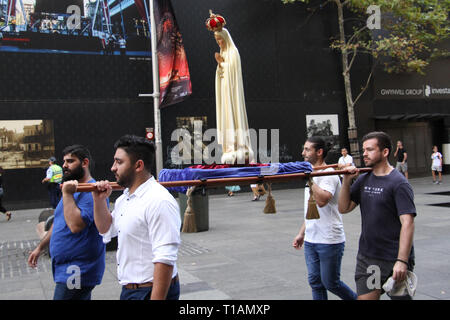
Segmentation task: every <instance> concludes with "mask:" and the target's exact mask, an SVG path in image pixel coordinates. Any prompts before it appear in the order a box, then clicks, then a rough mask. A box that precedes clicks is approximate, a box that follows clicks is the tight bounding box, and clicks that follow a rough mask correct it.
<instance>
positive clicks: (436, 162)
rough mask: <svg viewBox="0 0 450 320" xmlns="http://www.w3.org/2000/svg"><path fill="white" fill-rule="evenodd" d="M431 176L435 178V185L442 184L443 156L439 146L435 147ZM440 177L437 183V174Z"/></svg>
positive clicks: (432, 156) (432, 155)
mask: <svg viewBox="0 0 450 320" xmlns="http://www.w3.org/2000/svg"><path fill="white" fill-rule="evenodd" d="M431 160H432V161H433V162H432V163H431V174H432V176H433V183H435V184H441V183H442V154H441V153H440V152H439V151H438V147H437V146H433V153H432V154H431ZM435 172H437V173H438V175H439V181H436V173H435Z"/></svg>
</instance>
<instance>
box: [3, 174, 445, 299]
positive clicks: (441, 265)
mask: <svg viewBox="0 0 450 320" xmlns="http://www.w3.org/2000/svg"><path fill="white" fill-rule="evenodd" d="M410 182H411V184H412V186H413V188H414V192H415V200H416V207H417V211H418V215H417V218H416V232H415V239H414V245H415V250H416V268H415V272H416V274H417V276H418V281H419V282H418V288H417V291H416V296H415V299H424V300H440V299H450V269H449V267H448V266H449V265H450V250H449V243H450V176H449V175H446V176H444V183H443V184H442V185H433V184H432V183H431V178H428V177H427V178H416V179H411V180H410ZM302 184H304V182H303V183H300V182H299V188H298V189H287V190H275V191H273V194H274V198H275V200H276V209H277V213H276V214H264V213H263V208H264V204H265V202H264V201H255V202H252V201H250V200H251V198H252V196H251V194H250V193H237V194H236V195H235V196H234V197H227V196H226V194H225V190H224V194H223V195H212V196H210V197H209V230H208V231H204V232H198V233H182V241H183V244H182V246H181V248H180V252H179V262H178V266H179V274H180V282H181V299H185V300H186V299H191V300H197V299H201V300H206V299H208V300H222V299H236V300H240V299H249V300H258V299H269V300H292V299H305V300H310V299H311V290H310V288H309V285H308V283H307V272H306V266H305V259H304V255H303V250H301V251H297V250H294V249H293V248H292V247H291V243H292V240H293V238H294V236H295V235H296V233H297V232H298V229H299V227H300V225H301V223H302V221H303V189H302V188H301V187H300V186H301V185H302ZM435 192H447V194H442V195H439V194H432V193H435ZM439 203H447V206H431V204H439ZM41 211H42V209H32V210H21V211H15V212H13V217H12V220H11V221H10V222H6V220H5V218H4V216H1V215H0V287H1V288H2V290H1V292H0V300H11V299H24V300H35V299H36V300H42V299H44V300H45V299H47V300H48V299H52V297H53V289H54V283H53V279H52V275H51V264H50V261H49V258H48V257H47V256H44V257H41V259H40V261H39V266H38V268H37V269H36V270H34V269H31V268H29V267H28V266H27V264H26V259H27V256H28V252H29V251H30V250H32V249H33V248H34V247H35V246H36V244H37V242H38V240H37V239H38V237H37V233H36V231H35V227H36V223H37V221H38V216H39V213H40V212H41ZM344 227H345V232H346V238H347V241H346V248H345V254H344V257H343V260H342V269H341V278H342V280H343V281H344V282H345V283H347V285H349V286H350V287H351V288H352V289H355V283H354V279H353V275H354V269H355V261H356V252H357V248H358V238H359V234H360V214H359V210H358V209H356V210H355V211H354V212H352V213H349V214H347V215H344ZM119 295H120V286H119V284H118V283H117V277H116V260H115V252H114V251H109V252H107V255H106V270H105V275H104V277H103V283H102V284H101V285H100V286H97V287H96V288H95V289H94V291H93V297H92V298H93V299H94V300H100V299H101V300H117V299H118V298H119ZM329 298H330V299H338V298H337V297H336V296H334V295H333V294H331V293H329ZM383 299H388V298H387V297H386V296H385V295H384V296H383Z"/></svg>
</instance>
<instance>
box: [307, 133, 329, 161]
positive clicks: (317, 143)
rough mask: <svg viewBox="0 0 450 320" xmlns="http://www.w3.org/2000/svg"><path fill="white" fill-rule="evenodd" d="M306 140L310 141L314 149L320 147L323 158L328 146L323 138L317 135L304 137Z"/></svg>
mask: <svg viewBox="0 0 450 320" xmlns="http://www.w3.org/2000/svg"><path fill="white" fill-rule="evenodd" d="M306 141H307V142H310V143H312V144H313V146H314V149H316V151H318V150H320V149H322V150H323V158H324V159H325V157H326V156H327V154H328V149H329V148H328V147H327V145H326V143H325V140H324V139H322V138H321V137H319V136H312V137H309V138H308V139H306Z"/></svg>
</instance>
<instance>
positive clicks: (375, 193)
mask: <svg viewBox="0 0 450 320" xmlns="http://www.w3.org/2000/svg"><path fill="white" fill-rule="evenodd" d="M391 149H392V143H391V139H390V137H389V136H388V135H387V134H386V133H384V132H371V133H369V134H367V135H366V136H364V137H363V152H364V153H363V155H364V163H365V165H366V166H367V167H372V169H373V170H372V172H369V173H366V174H363V175H361V176H360V177H358V179H357V180H356V181H355V183H354V184H353V185H351V181H352V179H353V178H355V177H356V176H357V175H358V169H357V168H355V167H347V168H346V170H347V171H348V172H349V174H345V175H344V179H343V181H342V188H341V192H340V194H339V201H338V203H339V211H340V212H341V213H348V212H350V211H352V210H353V209H354V208H355V207H356V206H357V205H360V210H361V223H362V227H361V236H360V239H359V249H358V256H357V261H356V273H355V281H356V291H357V294H358V299H360V300H373V299H379V298H380V295H381V294H382V293H383V290H382V288H381V286H382V285H383V284H384V283H385V282H386V280H387V279H388V278H389V277H390V276H391V275H392V277H393V279H394V280H396V281H398V282H400V281H403V280H405V279H406V274H407V271H408V270H410V271H412V270H413V267H414V247H413V236H414V217H415V216H416V208H415V205H414V193H413V190H412V187H411V185H410V184H409V183H408V180H406V178H405V177H404V176H403V175H402V174H400V173H399V172H398V170H396V169H394V168H393V167H392V166H391V165H390V164H389V162H388V157H389V154H390V152H391Z"/></svg>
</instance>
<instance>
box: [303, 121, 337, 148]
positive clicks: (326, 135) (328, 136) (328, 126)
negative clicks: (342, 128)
mask: <svg viewBox="0 0 450 320" xmlns="http://www.w3.org/2000/svg"><path fill="white" fill-rule="evenodd" d="M306 136H307V137H308V138H309V137H312V136H320V137H322V138H323V139H324V140H325V142H326V144H327V146H328V147H329V149H330V150H329V152H331V153H339V152H340V146H339V121H338V115H337V114H314V115H307V116H306Z"/></svg>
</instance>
